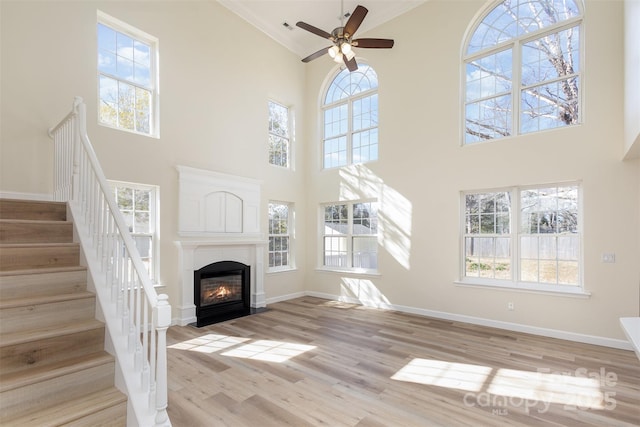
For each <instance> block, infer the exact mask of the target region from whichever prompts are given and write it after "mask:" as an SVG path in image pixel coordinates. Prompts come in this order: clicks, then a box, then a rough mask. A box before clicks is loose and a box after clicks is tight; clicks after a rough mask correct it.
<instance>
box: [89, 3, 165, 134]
mask: <svg viewBox="0 0 640 427" xmlns="http://www.w3.org/2000/svg"><path fill="white" fill-rule="evenodd" d="M99 25H103V26H106V27H108V28H110V29H111V30H114V31H116V32H117V33H121V34H124V35H125V36H128V37H130V38H132V39H133V40H134V41H138V42H140V43H143V44H145V45H148V46H149V55H150V58H149V79H150V82H149V86H148V87H147V86H144V85H142V84H139V83H136V82H134V81H131V80H127V79H124V78H121V77H118V76H116V75H113V74H110V73H107V72H103V71H101V70H100V67H99V65H98V64H96V76H97V77H96V78H97V81H96V90H97V98H96V99H97V121H98V124H99V125H100V126H104V127H107V128H111V129H116V130H119V131H123V132H129V133H133V134H135V135H141V136H146V137H151V138H155V139H159V138H160V91H159V85H160V83H159V64H158V57H159V54H158V52H159V40H158V38H157V37H154V36H152V35H150V34H148V33H146V32H144V31H142V30H140V29H138V28H136V27H134V26H132V25H130V24H127V23H126V22H123V21H121V20H119V19H117V18H114V17H113V16H110V15H108V14H106V13H104V12H102V11H100V10H98V11H97V22H96V59H97V61H98V62H99V58H100V46H99V44H98V31H99ZM101 76H104V77H106V78H109V79H111V80H114V81H115V82H117V83H119V82H123V83H125V84H127V85H130V86H133V87H134V88H136V89H142V90H145V91H149V93H150V100H149V115H150V118H149V133H146V132H142V131H138V130H135V129H127V128H125V127H122V126H119V125H118V124H116V125H113V124H110V123H108V122H105V121H102V120H101V113H100V107H101V103H102V97H101V93H100V81H101ZM134 116H135V112H134Z"/></svg>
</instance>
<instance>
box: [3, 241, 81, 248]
mask: <svg viewBox="0 0 640 427" xmlns="http://www.w3.org/2000/svg"><path fill="white" fill-rule="evenodd" d="M59 246H62V247H75V246H80V243H75V242H66V243H0V249H9V248H20V249H25V248H26V249H29V248H55V247H59Z"/></svg>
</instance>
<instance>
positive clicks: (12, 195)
mask: <svg viewBox="0 0 640 427" xmlns="http://www.w3.org/2000/svg"><path fill="white" fill-rule="evenodd" d="M0 198H2V199H19V200H39V201H44V202H50V201H52V200H53V195H51V194H43V193H21V192H17V191H0Z"/></svg>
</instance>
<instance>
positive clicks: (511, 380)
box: [391, 358, 605, 409]
mask: <svg viewBox="0 0 640 427" xmlns="http://www.w3.org/2000/svg"><path fill="white" fill-rule="evenodd" d="M576 372H577V371H576ZM492 373H493V369H492V368H490V367H488V366H480V365H469V364H466V363H454V362H446V361H442V360H431V359H419V358H416V359H413V360H411V361H410V362H409V363H407V364H406V365H405V366H404V367H402V368H401V369H400V370H399V371H398V372H396V373H395V374H394V375H393V376H392V377H391V379H394V380H398V381H408V382H413V383H417V384H425V385H433V386H438V387H446V388H451V389H457V390H466V391H469V392H481V393H479V394H482V395H494V396H504V397H507V398H509V399H518V400H519V401H528V402H544V403H556V404H562V405H566V406H575V407H581V408H591V409H603V408H604V407H605V406H604V400H605V399H604V398H605V395H604V393H603V392H602V390H601V389H600V385H601V382H600V381H599V380H598V378H593V377H587V376H574V375H570V374H569V373H567V374H562V373H547V372H531V371H522V370H517V369H498V370H497V371H496V372H495V373H494V374H493V375H492Z"/></svg>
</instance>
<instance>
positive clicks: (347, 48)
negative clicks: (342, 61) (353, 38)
mask: <svg viewBox="0 0 640 427" xmlns="http://www.w3.org/2000/svg"><path fill="white" fill-rule="evenodd" d="M340 50H341V51H342V53H343V54H345V55H348V54H349V52H351V43H349V42H344V43H342V45H341V46H340Z"/></svg>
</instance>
